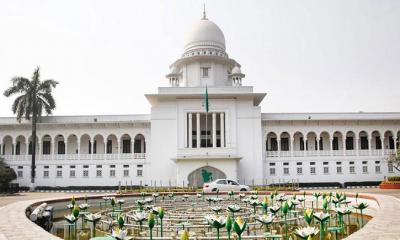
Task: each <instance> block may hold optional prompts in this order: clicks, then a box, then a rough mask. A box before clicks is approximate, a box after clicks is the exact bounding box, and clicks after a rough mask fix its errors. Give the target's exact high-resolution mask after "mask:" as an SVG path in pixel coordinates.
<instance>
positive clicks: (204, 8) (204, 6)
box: [202, 3, 207, 20]
mask: <svg viewBox="0 0 400 240" xmlns="http://www.w3.org/2000/svg"><path fill="white" fill-rule="evenodd" d="M202 19H203V20H205V19H207V15H206V4H205V3H203V18H202Z"/></svg>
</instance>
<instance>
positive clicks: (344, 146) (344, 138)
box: [342, 136, 346, 155]
mask: <svg viewBox="0 0 400 240" xmlns="http://www.w3.org/2000/svg"><path fill="white" fill-rule="evenodd" d="M342 147H343V155H346V136H345V137H343V136H342Z"/></svg>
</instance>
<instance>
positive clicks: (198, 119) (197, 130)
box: [196, 113, 201, 148]
mask: <svg viewBox="0 0 400 240" xmlns="http://www.w3.org/2000/svg"><path fill="white" fill-rule="evenodd" d="M196 134H197V135H196V138H197V140H196V144H197V146H196V147H197V148H200V146H201V144H200V135H201V131H200V113H196Z"/></svg>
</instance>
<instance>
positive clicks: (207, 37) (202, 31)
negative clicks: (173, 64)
mask: <svg viewBox="0 0 400 240" xmlns="http://www.w3.org/2000/svg"><path fill="white" fill-rule="evenodd" d="M199 48H217V49H219V50H222V51H225V37H224V34H223V32H222V31H221V29H220V28H219V27H218V26H217V25H216V24H215V23H213V22H212V21H210V20H208V19H207V18H202V19H200V20H198V21H197V22H196V23H195V24H194V26H193V28H192V30H191V32H190V33H189V34H188V36H187V39H186V45H185V52H186V51H190V50H194V49H199Z"/></svg>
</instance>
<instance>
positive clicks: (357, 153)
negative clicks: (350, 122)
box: [356, 138, 360, 156]
mask: <svg viewBox="0 0 400 240" xmlns="http://www.w3.org/2000/svg"><path fill="white" fill-rule="evenodd" d="M359 140H360V139H358V138H356V155H357V156H358V155H359V151H358V145H359V144H358V142H359Z"/></svg>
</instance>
